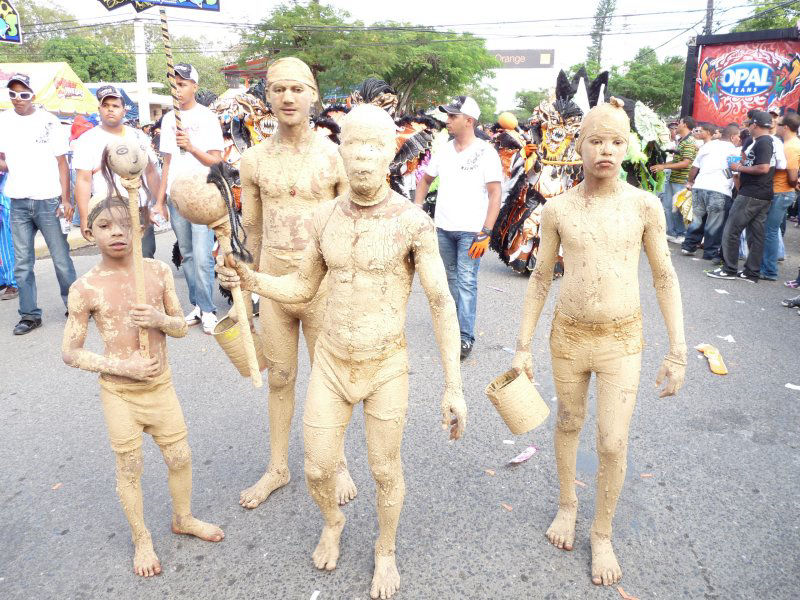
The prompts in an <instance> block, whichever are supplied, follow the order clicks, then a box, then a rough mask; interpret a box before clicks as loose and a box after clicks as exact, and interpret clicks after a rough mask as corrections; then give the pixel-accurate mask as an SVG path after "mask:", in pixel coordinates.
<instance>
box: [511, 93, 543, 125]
mask: <svg viewBox="0 0 800 600" xmlns="http://www.w3.org/2000/svg"><path fill="white" fill-rule="evenodd" d="M549 96H550V92H549V91H548V90H547V89H545V88H542V89H539V90H520V91H518V92H517V93H516V94H514V100H516V102H517V108H518V110H516V111H514V113H515V114H516V116H517V118H520V116H522V118H524V119H527V118H528V117H530V116H531V114H533V110H534V109H535V108H536V107H537V106H539V104H541V102H542V100H546V99H547V98H548V97H549ZM517 113H519V114H517Z"/></svg>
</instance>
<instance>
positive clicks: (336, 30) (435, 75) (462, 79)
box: [240, 1, 499, 112]
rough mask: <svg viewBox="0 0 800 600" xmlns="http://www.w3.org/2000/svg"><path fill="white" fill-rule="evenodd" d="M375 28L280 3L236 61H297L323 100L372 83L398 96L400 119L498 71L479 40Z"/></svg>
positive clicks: (343, 15) (337, 13)
mask: <svg viewBox="0 0 800 600" xmlns="http://www.w3.org/2000/svg"><path fill="white" fill-rule="evenodd" d="M376 27H379V29H375V28H371V29H365V28H364V23H363V22H361V21H358V20H352V19H351V17H350V14H349V13H347V12H346V11H343V10H339V9H337V8H335V7H333V6H329V5H327V4H320V3H317V2H312V3H310V4H308V5H305V4H302V3H300V2H296V1H295V2H290V3H286V4H281V5H279V6H277V7H276V8H275V9H274V10H273V12H272V13H271V15H270V16H269V17H268V18H267V19H265V20H264V21H262V22H261V23H259V24H258V25H257V26H256V27H255V29H254V31H253V33H251V34H248V35H245V37H244V38H243V41H244V50H243V51H242V54H241V58H240V62H244V61H246V60H249V59H252V58H257V57H261V58H266V59H269V60H273V59H276V58H280V57H283V56H296V57H298V58H300V59H301V60H303V61H305V62H306V63H307V64H308V65H309V66H310V67H311V70H312V72H313V73H314V76H315V77H316V78H317V83H318V84H319V87H320V92H321V93H322V95H323V96H326V95H327V94H335V95H336V96H339V97H341V96H346V95H348V94H349V93H350V92H351V91H352V90H353V89H354V88H355V87H356V86H357V85H358V84H360V83H361V82H362V81H363V80H364V79H366V78H367V77H378V78H380V79H384V80H386V81H387V82H388V83H389V84H390V85H392V86H393V87H394V88H395V89H396V90H397V92H398V95H399V97H400V107H399V108H400V111H402V112H405V111H413V110H416V109H418V108H428V107H429V106H431V105H433V104H436V103H440V102H444V101H447V100H448V99H449V98H451V97H452V96H456V95H458V94H460V93H462V92H463V90H464V89H465V88H467V87H469V86H470V85H477V84H478V82H480V81H481V80H482V79H483V78H485V77H491V76H493V73H492V71H491V69H492V68H495V67H497V66H499V63H498V62H497V61H496V59H495V58H494V57H493V56H491V55H490V54H489V53H488V52H487V51H486V47H485V45H484V42H483V40H480V39H477V38H475V37H474V36H472V35H469V34H456V33H452V32H447V33H443V32H435V31H420V30H419V29H416V28H415V29H414V30H410V29H403V28H404V27H411V26H410V25H409V24H408V23H405V24H403V23H391V22H386V23H379V24H376ZM432 40H437V41H435V42H433V41H432ZM441 40H447V41H441ZM451 40H452V41H451Z"/></svg>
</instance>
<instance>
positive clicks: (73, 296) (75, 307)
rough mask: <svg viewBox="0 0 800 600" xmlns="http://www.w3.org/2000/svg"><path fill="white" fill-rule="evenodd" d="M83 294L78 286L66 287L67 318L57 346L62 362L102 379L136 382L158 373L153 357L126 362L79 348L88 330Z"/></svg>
mask: <svg viewBox="0 0 800 600" xmlns="http://www.w3.org/2000/svg"><path fill="white" fill-rule="evenodd" d="M87 293H88V292H87V291H86V290H85V289H83V288H82V287H81V286H80V284H77V285H76V284H73V285H72V286H71V287H70V290H69V296H68V299H67V309H68V311H69V315H68V316H67V324H66V326H65V327H64V339H63V340H62V342H61V357H62V358H63V360H64V362H65V363H66V364H68V365H69V366H71V367H75V368H77V369H83V370H84V371H93V372H95V373H105V374H106V375H118V376H121V377H130V378H131V379H139V380H145V379H149V378H151V377H155V376H156V375H157V374H158V369H159V363H158V358H156V357H148V358H144V357H142V355H141V354H139V353H137V352H134V353H133V354H132V355H131V357H130V358H128V359H121V358H112V357H109V356H103V355H102V354H97V353H96V352H91V351H89V350H86V349H85V348H84V347H83V344H84V343H85V342H86V334H87V333H88V330H89V316H90V309H89V304H88V302H87V301H86V298H85V294H87Z"/></svg>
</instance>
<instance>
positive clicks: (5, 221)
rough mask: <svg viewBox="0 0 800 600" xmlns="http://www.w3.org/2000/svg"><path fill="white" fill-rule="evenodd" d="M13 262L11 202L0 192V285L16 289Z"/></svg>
mask: <svg viewBox="0 0 800 600" xmlns="http://www.w3.org/2000/svg"><path fill="white" fill-rule="evenodd" d="M15 262H16V261H15V260H14V242H12V241H11V200H9V199H8V196H3V194H2V192H0V285H10V286H11V287H13V288H16V287H17V280H16V279H14V263H15Z"/></svg>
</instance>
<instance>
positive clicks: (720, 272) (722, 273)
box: [706, 267, 738, 279]
mask: <svg viewBox="0 0 800 600" xmlns="http://www.w3.org/2000/svg"><path fill="white" fill-rule="evenodd" d="M706 275H708V276H709V277H713V278H714V279H737V277H738V276H737V275H736V273H728V272H727V271H726V270H725V269H724V268H722V267H717V268H716V269H714V270H713V271H706Z"/></svg>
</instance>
